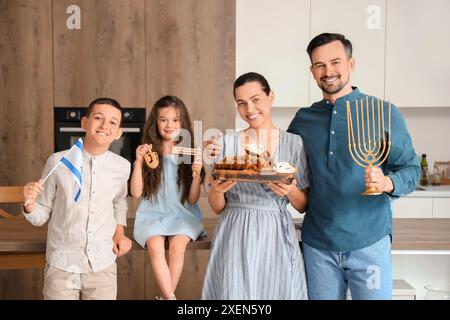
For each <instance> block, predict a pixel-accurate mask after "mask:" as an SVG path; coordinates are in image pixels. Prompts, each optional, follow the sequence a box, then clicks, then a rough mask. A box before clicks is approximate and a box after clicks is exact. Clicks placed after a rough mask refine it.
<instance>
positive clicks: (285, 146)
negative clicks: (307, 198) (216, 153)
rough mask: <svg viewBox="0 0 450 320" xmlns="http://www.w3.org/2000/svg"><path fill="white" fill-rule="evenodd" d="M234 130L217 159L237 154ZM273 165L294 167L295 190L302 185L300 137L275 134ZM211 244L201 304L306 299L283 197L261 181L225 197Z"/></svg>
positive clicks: (304, 181)
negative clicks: (276, 137) (208, 302)
mask: <svg viewBox="0 0 450 320" xmlns="http://www.w3.org/2000/svg"><path fill="white" fill-rule="evenodd" d="M239 137H240V132H237V133H234V134H230V135H225V136H224V137H223V141H221V144H222V152H223V154H222V156H233V155H238V154H241V150H242V147H241V145H240V144H241V143H240V138H239ZM273 157H274V160H275V161H276V162H280V161H287V162H289V163H291V164H293V165H294V166H295V167H297V168H298V172H297V174H296V180H297V186H298V188H300V189H304V188H306V187H308V185H309V180H308V175H309V171H308V166H307V161H306V154H305V152H304V148H303V141H302V139H301V137H300V136H298V135H294V134H290V133H288V132H286V131H281V132H280V141H279V145H278V148H277V150H276V152H275V154H274V156H273ZM225 197H226V201H227V203H226V206H225V209H224V211H223V212H222V213H221V216H220V220H219V222H218V224H217V226H216V229H215V232H214V237H213V240H212V244H211V253H210V257H209V261H208V267H207V270H206V275H205V281H204V287H203V293H202V298H203V299H207V300H230V299H231V300H242V299H251V300H278V299H280V300H284V299H286V300H296V299H307V298H308V294H307V290H306V279H305V269H304V263H303V257H302V254H301V252H300V246H299V242H298V239H297V235H296V232H295V227H294V223H293V221H292V216H291V214H290V213H289V211H288V210H287V209H286V206H287V204H288V199H287V198H286V197H279V196H277V195H276V194H275V193H273V192H272V190H270V188H269V187H268V186H267V185H265V184H261V183H254V182H238V183H237V184H236V185H235V186H234V187H233V188H231V189H230V190H229V191H228V192H226V194H225Z"/></svg>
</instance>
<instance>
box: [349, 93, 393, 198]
mask: <svg viewBox="0 0 450 320" xmlns="http://www.w3.org/2000/svg"><path fill="white" fill-rule="evenodd" d="M371 102H372V103H371V104H372V106H371V107H372V108H370V105H369V97H366V105H365V108H364V103H363V100H360V101H359V103H358V100H355V110H356V128H357V135H358V141H356V140H355V134H354V130H353V120H352V110H351V108H350V106H351V105H350V101H347V132H348V150H349V151H350V155H351V156H352V158H353V160H354V161H355V162H356V163H357V164H358V165H360V166H361V167H363V168H372V167H377V166H380V165H381V164H382V163H383V162H384V161H386V159H387V157H388V155H389V151H390V150H391V102H390V101H389V107H388V110H389V116H388V119H389V120H388V121H389V126H388V131H387V135H388V139H387V141H386V136H385V130H384V106H383V101H382V100H381V99H373V98H372V99H371ZM375 102H376V108H375ZM364 109H365V111H364ZM370 109H371V110H372V112H370ZM375 109H377V114H378V117H376V115H377V114H376V112H375ZM376 118H377V119H376ZM360 119H361V121H360ZM364 122H366V125H365V124H364ZM377 129H378V130H377ZM377 131H378V135H377V134H376V133H377ZM360 133H361V134H360ZM366 134H367V135H366ZM361 135H362V141H361ZM366 138H367V139H366ZM361 194H363V195H369V196H374V195H379V194H381V192H380V191H379V190H378V189H377V188H375V187H366V190H365V191H364V192H362V193H361Z"/></svg>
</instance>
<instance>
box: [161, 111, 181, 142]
mask: <svg viewBox="0 0 450 320" xmlns="http://www.w3.org/2000/svg"><path fill="white" fill-rule="evenodd" d="M180 128H181V123H180V116H179V114H178V109H176V108H175V107H166V108H161V109H159V111H158V132H159V134H160V136H161V137H162V139H163V140H164V141H176V140H177V138H178V136H179V135H180Z"/></svg>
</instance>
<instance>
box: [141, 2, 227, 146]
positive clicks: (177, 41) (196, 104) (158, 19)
mask: <svg viewBox="0 0 450 320" xmlns="http://www.w3.org/2000/svg"><path fill="white" fill-rule="evenodd" d="M146 22H147V23H146V30H147V31H146V40H147V41H146V43H147V64H146V73H147V80H146V84H147V100H146V104H147V107H148V111H149V109H150V108H151V107H152V106H153V104H154V103H155V101H156V100H157V99H159V98H160V97H162V96H163V95H167V94H171V95H176V96H178V97H180V98H181V99H182V100H183V101H184V103H185V104H186V106H187V108H188V109H189V112H190V116H191V120H192V121H195V120H198V121H202V123H201V127H200V125H199V123H197V125H196V128H197V130H196V129H194V131H195V132H194V135H195V139H198V138H199V136H200V133H202V131H206V130H207V129H211V128H217V129H220V130H221V131H224V130H225V129H228V128H234V110H235V106H234V99H233V81H234V61H235V59H234V52H235V51H234V39H235V0H220V1H204V0H183V1H176V0H169V1H159V0H147V2H146ZM200 129H201V130H200Z"/></svg>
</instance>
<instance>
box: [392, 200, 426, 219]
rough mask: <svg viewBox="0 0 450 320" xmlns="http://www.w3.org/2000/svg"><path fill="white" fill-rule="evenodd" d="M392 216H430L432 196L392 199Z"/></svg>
mask: <svg viewBox="0 0 450 320" xmlns="http://www.w3.org/2000/svg"><path fill="white" fill-rule="evenodd" d="M392 211H393V213H392V215H393V218H394V219H396V218H432V217H433V199H432V198H410V197H405V198H400V199H397V200H394V201H392Z"/></svg>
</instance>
